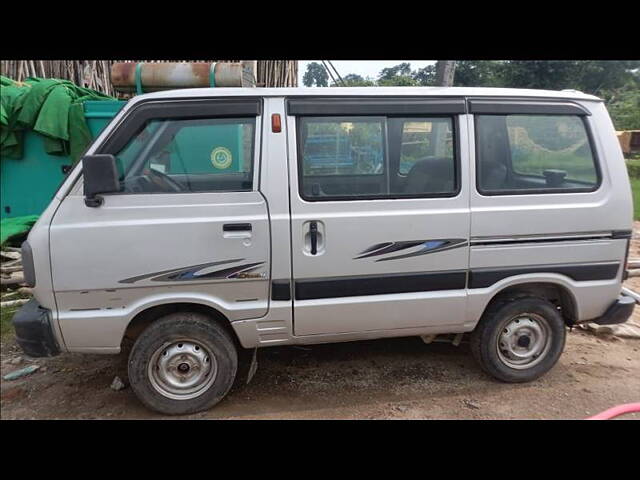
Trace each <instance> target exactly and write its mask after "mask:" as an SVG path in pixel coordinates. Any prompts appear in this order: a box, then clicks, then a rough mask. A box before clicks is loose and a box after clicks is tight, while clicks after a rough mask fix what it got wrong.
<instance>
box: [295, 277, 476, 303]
mask: <svg viewBox="0 0 640 480" xmlns="http://www.w3.org/2000/svg"><path fill="white" fill-rule="evenodd" d="M466 278H467V271H466V270H452V271H445V272H430V273H412V274H405V273H400V274H388V275H363V276H355V277H333V278H319V279H315V278H310V279H304V280H297V281H296V282H295V298H296V300H313V299H319V298H338V297H355V296H361V295H384V294H390V293H410V292H429V291H438V290H459V289H463V288H465V284H466Z"/></svg>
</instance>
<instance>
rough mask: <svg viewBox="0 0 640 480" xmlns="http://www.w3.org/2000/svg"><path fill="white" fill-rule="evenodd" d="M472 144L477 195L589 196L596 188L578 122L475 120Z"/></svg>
mask: <svg viewBox="0 0 640 480" xmlns="http://www.w3.org/2000/svg"><path fill="white" fill-rule="evenodd" d="M476 142H477V156H478V160H477V161H478V186H479V189H480V191H481V192H483V193H514V194H516V193H538V192H539V193H545V192H562V191H569V192H571V191H590V190H593V189H595V187H596V186H597V185H598V182H599V176H598V170H597V167H596V163H595V158H594V155H593V153H592V151H591V144H590V142H589V136H588V135H587V130H586V126H585V123H584V121H583V119H582V118H581V117H578V116H573V115H478V116H476Z"/></svg>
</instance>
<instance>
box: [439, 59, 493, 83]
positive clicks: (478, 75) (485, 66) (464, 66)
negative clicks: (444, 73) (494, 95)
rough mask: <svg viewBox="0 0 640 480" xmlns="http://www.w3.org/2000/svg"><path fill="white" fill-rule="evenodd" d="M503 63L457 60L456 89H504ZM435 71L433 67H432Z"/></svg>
mask: <svg viewBox="0 0 640 480" xmlns="http://www.w3.org/2000/svg"><path fill="white" fill-rule="evenodd" d="M503 68H504V62H499V61H495V60H481V61H478V60H459V61H457V62H456V71H455V78H454V85H455V86H456V87H504V86H505V85H504V79H503V78H502V70H503ZM434 71H435V67H434Z"/></svg>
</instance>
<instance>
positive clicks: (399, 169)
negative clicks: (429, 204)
mask: <svg viewBox="0 0 640 480" xmlns="http://www.w3.org/2000/svg"><path fill="white" fill-rule="evenodd" d="M453 124H454V122H453V118H452V117H433V118H420V117H419V118H397V117H389V118H387V117H301V118H299V120H298V127H299V130H298V135H299V164H300V187H301V188H300V192H301V195H302V197H303V198H305V199H307V200H312V201H317V200H336V199H344V200H348V199H353V200H357V199H366V198H398V197H437V196H451V195H455V193H456V191H457V188H458V182H457V176H456V171H457V167H456V160H455V153H454V150H455V148H454V131H453Z"/></svg>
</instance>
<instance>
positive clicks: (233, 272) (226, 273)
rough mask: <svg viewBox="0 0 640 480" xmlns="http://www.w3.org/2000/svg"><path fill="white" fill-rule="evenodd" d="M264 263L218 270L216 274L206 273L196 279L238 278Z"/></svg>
mask: <svg viewBox="0 0 640 480" xmlns="http://www.w3.org/2000/svg"><path fill="white" fill-rule="evenodd" d="M263 263H264V262H255V263H247V264H245V265H238V266H235V267H229V268H225V269H222V270H216V271H215V272H209V273H204V274H202V275H197V276H195V277H194V279H198V280H199V279H201V278H209V279H210V278H238V276H239V275H240V274H241V273H246V272H250V271H252V270H256V269H257V268H258V267H259V266H260V265H262V264H263Z"/></svg>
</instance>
